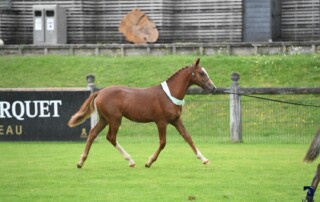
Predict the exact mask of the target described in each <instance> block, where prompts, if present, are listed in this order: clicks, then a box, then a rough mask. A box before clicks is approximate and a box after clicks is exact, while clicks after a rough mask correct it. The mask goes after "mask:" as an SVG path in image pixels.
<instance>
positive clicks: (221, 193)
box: [0, 140, 320, 202]
mask: <svg viewBox="0 0 320 202" xmlns="http://www.w3.org/2000/svg"><path fill="white" fill-rule="evenodd" d="M122 146H124V147H125V148H126V149H127V151H128V152H129V153H130V154H131V155H132V157H133V158H134V159H135V161H136V164H137V165H136V168H134V169H131V168H129V167H128V165H127V162H126V161H124V160H123V158H122V156H121V155H120V154H119V153H118V151H117V150H116V149H115V148H114V147H112V146H111V145H110V144H109V143H107V141H104V140H103V141H102V140H101V141H100V140H99V141H98V142H95V143H94V145H93V147H92V150H91V153H90V156H89V158H88V160H87V162H86V163H85V165H84V167H83V168H82V169H77V168H76V162H77V161H78V159H79V157H80V154H81V152H82V149H83V147H84V145H83V144H82V143H57V142H55V143H52V142H51V143H48V142H35V143H3V142H2V143H0V153H1V162H2V163H1V164H0V173H1V175H0V196H1V201H5V202H6V201H32V202H34V201H115V202H118V201H159V202H160V201H161V202H163V201H168V202H171V201H189V197H191V198H193V197H194V198H195V201H208V202H209V201H210V202H211V201H237V202H241V201H243V202H244V201H261V202H263V201H266V202H269V201H301V199H302V198H303V197H304V196H305V192H304V191H303V190H302V188H303V186H304V185H308V184H309V183H310V181H311V179H312V177H313V173H314V169H315V165H309V164H304V163H302V158H303V155H304V153H305V151H306V149H307V145H301V144H299V145H295V144H293V145H284V144H280V145H279V144H258V145H256V144H250V145H247V144H199V145H197V146H198V147H199V148H200V150H201V151H202V153H203V154H204V155H205V156H206V157H207V158H209V159H210V160H211V165H209V166H204V165H202V164H201V162H200V161H199V160H197V159H196V158H195V156H194V154H193V153H192V151H191V149H190V148H189V146H188V145H187V144H180V143H168V144H167V146H166V148H165V149H164V150H163V152H162V153H161V155H160V157H159V159H158V161H157V162H155V164H154V165H153V167H151V168H150V169H147V168H144V163H145V161H146V160H147V158H148V157H149V156H150V155H151V154H152V153H153V152H154V151H155V149H156V148H157V146H158V144H156V143H125V144H123V145H122ZM319 199H320V198H319V197H318V195H317V194H316V197H315V200H316V201H317V200H319Z"/></svg>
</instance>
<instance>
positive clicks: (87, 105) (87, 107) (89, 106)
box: [68, 91, 99, 127]
mask: <svg viewBox="0 0 320 202" xmlns="http://www.w3.org/2000/svg"><path fill="white" fill-rule="evenodd" d="M98 93H99V91H98V92H95V93H93V94H91V95H90V96H89V97H88V99H86V101H84V103H83V104H82V106H81V108H80V109H79V111H77V113H75V114H74V115H73V116H72V117H71V118H70V120H69V122H68V126H70V127H75V126H77V125H79V124H81V123H83V122H84V121H85V120H86V119H87V118H89V116H90V114H91V113H92V112H93V111H94V110H95V104H94V99H95V98H96V96H97V95H98Z"/></svg>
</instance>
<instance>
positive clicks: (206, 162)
mask: <svg viewBox="0 0 320 202" xmlns="http://www.w3.org/2000/svg"><path fill="white" fill-rule="evenodd" d="M210 164H211V163H210V161H205V162H203V165H210Z"/></svg>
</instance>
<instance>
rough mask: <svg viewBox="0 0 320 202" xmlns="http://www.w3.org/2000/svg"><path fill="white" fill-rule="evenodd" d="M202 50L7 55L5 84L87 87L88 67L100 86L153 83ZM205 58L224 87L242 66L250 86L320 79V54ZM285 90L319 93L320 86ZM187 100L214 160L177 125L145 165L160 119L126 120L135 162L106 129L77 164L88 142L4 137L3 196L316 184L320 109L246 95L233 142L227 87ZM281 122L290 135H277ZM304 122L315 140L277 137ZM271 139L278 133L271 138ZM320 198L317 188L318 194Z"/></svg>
mask: <svg viewBox="0 0 320 202" xmlns="http://www.w3.org/2000/svg"><path fill="white" fill-rule="evenodd" d="M197 57H198V56H164V57H113V58H111V57H92V56H90V57H88V56H82V57H81V56H23V57H20V56H18V57H17V56H15V57H12V56H5V57H4V56H1V57H0V64H1V65H0V72H1V74H2V75H3V79H1V80H0V88H18V87H85V86H86V80H85V77H86V75H87V74H94V75H95V76H96V85H97V86H98V87H104V86H109V85H116V84H122V85H128V86H135V87H147V86H151V85H158V84H159V83H161V82H162V81H163V80H165V79H166V78H168V77H169V76H170V75H171V74H173V73H174V72H175V71H177V70H178V69H180V68H181V67H183V66H185V65H188V64H191V63H192V62H193V61H194V60H195V59H196V58H197ZM201 64H202V65H203V66H205V67H206V69H207V71H208V73H209V74H210V76H211V77H212V80H213V81H214V83H215V84H216V85H217V86H218V87H228V86H230V84H231V81H230V74H231V73H232V72H234V71H236V72H239V73H240V75H241V79H240V84H241V86H243V87H278V86H283V87H319V86H320V79H319V75H320V55H292V56H250V57H236V56H215V57H212V56H203V57H201ZM278 98H279V99H283V98H285V99H293V100H295V101H306V99H307V101H308V100H309V99H311V100H312V101H313V102H315V103H316V102H317V100H319V95H316V96H306V97H305V96H302V97H301V96H300V97H299V96H279V97H278ZM186 100H187V104H186V106H185V110H184V112H183V115H182V118H183V120H185V125H186V128H187V130H188V131H189V132H190V133H191V135H192V136H193V138H194V140H195V142H196V145H197V146H198V147H199V149H200V150H201V152H202V153H203V154H204V155H205V156H206V157H207V158H208V159H209V160H210V161H211V162H212V164H211V165H209V166H203V165H202V164H201V162H200V161H199V160H197V159H196V158H195V156H194V154H193V153H192V151H191V149H190V148H189V146H188V145H187V144H186V143H184V141H183V140H182V138H181V137H179V135H178V134H177V132H175V130H173V128H172V127H171V128H169V129H168V133H169V134H168V136H169V137H168V143H167V146H166V148H165V149H164V151H163V152H162V153H161V155H160V157H159V159H158V161H157V162H156V163H155V164H154V165H153V167H152V168H150V169H146V168H144V163H145V161H146V160H147V159H148V157H149V156H150V155H151V154H152V153H153V152H154V151H155V149H156V148H157V146H158V143H157V135H156V128H155V126H154V125H139V126H137V124H132V123H128V122H126V121H124V123H123V125H122V126H121V129H120V132H119V141H120V143H122V146H123V147H124V148H125V149H126V150H127V151H128V152H129V153H130V154H131V155H132V157H133V158H134V159H135V161H136V164H137V166H136V168H134V169H130V168H129V167H128V165H127V162H126V161H124V160H123V158H122V156H121V155H120V154H119V153H118V151H117V150H116V149H115V148H113V147H112V146H111V145H110V144H109V143H108V142H107V141H105V139H104V134H101V135H100V136H99V140H98V141H97V142H95V144H94V145H93V147H92V151H91V153H90V155H89V159H88V160H87V162H86V164H85V165H84V167H83V168H82V169H77V168H76V162H78V160H79V157H80V154H81V153H82V151H83V148H84V142H82V143H69V142H68V143H67V142H16V143H12V142H0V157H1V161H2V162H1V164H0V201H1V202H2V201H115V202H118V201H139V202H140V201H161V202H162V201H168V202H171V201H190V200H189V199H193V200H195V201H208V202H211V201H237V202H238V201H240V202H241V201H267V202H269V201H301V199H303V198H304V196H305V192H304V191H303V190H302V188H303V186H304V185H309V184H310V182H311V179H312V177H313V173H314V170H315V168H316V163H314V164H304V163H303V162H302V159H303V156H304V154H305V152H306V150H307V147H308V144H309V140H310V141H311V138H312V137H313V135H314V133H315V132H316V128H317V127H318V126H319V124H318V123H319V118H320V117H319V116H320V113H319V110H318V109H309V110H305V111H303V112H301V111H299V110H293V108H294V109H295V107H287V106H284V107H279V105H276V104H274V105H273V104H272V105H271V106H267V108H268V110H269V109H271V111H265V110H264V108H263V107H261V106H262V105H257V104H252V103H250V100H249V99H244V103H246V104H245V106H247V108H244V109H243V113H244V115H245V119H244V123H243V124H244V125H243V131H244V134H243V136H244V143H243V144H230V143H229V137H228V136H229V132H228V127H229V126H228V124H229V122H228V113H229V111H228V97H226V95H218V96H217V95H214V96H212V95H207V96H187V98H186ZM205 103H206V104H205ZM263 106H265V104H264V105H263ZM213 120H214V121H213ZM277 121H278V122H279V121H280V124H278V122H277ZM287 123H290V124H289V125H288V124H287ZM291 123H292V124H291ZM300 123H302V124H300ZM310 123H312V124H310ZM0 124H1V123H0ZM131 125H133V127H131ZM310 125H312V126H311V127H310ZM126 128H128V129H126ZM132 128H137V129H134V130H133V129H132ZM282 130H285V131H284V132H281V133H284V134H285V135H284V136H280V135H279V133H280V131H282ZM301 132H306V135H307V140H308V141H307V142H306V141H301V140H300V139H296V140H294V141H290V142H294V143H295V144H279V143H286V141H285V139H286V138H292V136H291V134H293V133H294V136H295V137H298V138H299V137H300V136H299V135H301ZM296 133H297V134H296ZM144 134H146V135H147V136H145V135H144ZM249 134H252V136H251V135H250V136H249ZM219 135H221V136H219ZM250 138H251V139H252V140H251V139H250ZM260 138H262V139H260ZM265 139H271V141H268V142H269V144H266V143H265V142H264V141H263V140H265ZM257 143H258V144H257ZM297 143H299V144H297ZM319 199H320V194H318V193H316V197H315V200H316V201H317V200H319Z"/></svg>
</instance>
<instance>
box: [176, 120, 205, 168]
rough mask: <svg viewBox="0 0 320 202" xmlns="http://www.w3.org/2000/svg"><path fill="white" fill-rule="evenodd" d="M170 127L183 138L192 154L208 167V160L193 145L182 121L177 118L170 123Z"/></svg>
mask: <svg viewBox="0 0 320 202" xmlns="http://www.w3.org/2000/svg"><path fill="white" fill-rule="evenodd" d="M172 125H173V126H174V127H175V128H176V129H177V130H178V132H179V133H180V135H181V136H182V137H183V138H184V140H185V141H186V142H187V143H188V144H189V145H190V147H191V149H192V150H193V152H194V153H195V154H196V156H197V158H198V159H199V160H201V161H202V163H203V164H205V165H208V164H210V162H209V160H208V159H207V158H206V157H204V156H203V155H202V154H201V152H200V151H199V150H198V148H197V147H196V146H195V145H194V143H193V141H192V138H191V136H190V135H189V133H188V132H187V130H186V129H185V127H184V125H183V123H182V120H181V119H180V118H179V119H178V120H177V121H176V122H174V123H172Z"/></svg>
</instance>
